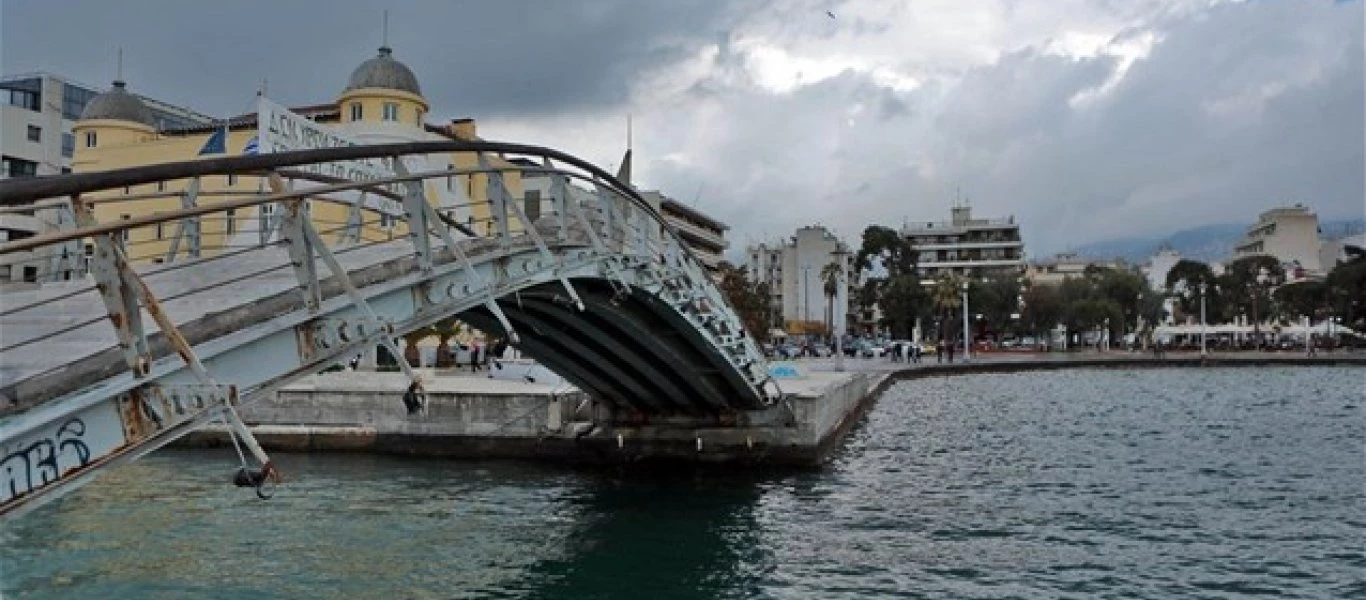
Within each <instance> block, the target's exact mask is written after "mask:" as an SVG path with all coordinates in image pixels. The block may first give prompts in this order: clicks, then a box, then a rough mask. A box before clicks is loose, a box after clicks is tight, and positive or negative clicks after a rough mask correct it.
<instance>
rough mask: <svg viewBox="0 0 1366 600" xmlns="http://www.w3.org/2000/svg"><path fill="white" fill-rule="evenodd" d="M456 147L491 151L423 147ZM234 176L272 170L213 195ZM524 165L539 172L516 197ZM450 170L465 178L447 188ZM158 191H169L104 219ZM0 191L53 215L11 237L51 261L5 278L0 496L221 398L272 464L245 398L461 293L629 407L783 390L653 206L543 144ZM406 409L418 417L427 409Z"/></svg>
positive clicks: (647, 412)
mask: <svg viewBox="0 0 1366 600" xmlns="http://www.w3.org/2000/svg"><path fill="white" fill-rule="evenodd" d="M453 152H467V153H470V154H471V155H473V156H477V157H478V161H477V163H478V164H477V166H475V167H471V168H443V169H437V170H422V169H417V168H413V167H412V165H415V164H423V163H425V162H426V161H422V160H412V158H414V157H422V156H429V155H440V154H441V153H445V154H446V155H447V156H449V155H450V153H453ZM495 157H496V158H495ZM514 158H515V159H518V160H513V159H514ZM376 159H381V160H386V161H392V162H390V163H389V164H391V165H393V172H392V173H391V174H390V175H389V176H387V177H384V178H380V179H371V180H368V181H363V182H357V181H350V180H342V179H336V178H333V177H328V176H324V175H319V174H318V173H319V172H320V169H318V168H316V166H317V165H324V164H326V165H344V164H348V163H350V162H355V161H366V160H376ZM228 176H233V177H259V178H260V181H261V182H262V183H261V188H260V190H259V191H258V192H256V193H237V194H229V193H227V192H224V193H221V194H218V195H217V196H215V195H214V192H213V190H212V186H211V185H210V184H211V183H212V182H215V181H224V180H225V178H227V177H228ZM512 178H516V180H517V181H516V182H517V184H518V185H519V186H520V187H522V188H523V189H524V190H525V189H530V188H532V187H535V188H536V190H537V193H536V194H535V195H533V194H525V195H524V196H523V197H520V198H514V197H513V194H512V193H511V192H510V191H509V190H510V185H511V184H510V182H511V180H512ZM228 180H230V179H228ZM158 182H162V183H158ZM168 184H169V185H168ZM436 186H440V187H443V188H446V189H452V188H457V189H458V188H461V187H464V188H465V189H464V190H461V191H463V193H462V194H461V196H463V198H462V200H461V201H459V202H446V203H444V204H443V203H440V202H435V203H434V202H433V201H432V199H431V198H432V195H431V194H430V193H429V190H431V189H433V188H434V187H436ZM476 186H478V188H477V189H476ZM153 187H154V188H155V189H156V190H158V191H157V192H148V193H146V194H141V195H139V194H132V193H129V191H130V190H141V189H144V188H147V189H151V188H153ZM166 189H172V191H170V192H164V193H163V192H162V191H163V190H166ZM120 192H122V193H120ZM529 198H530V199H529ZM158 199H160V200H163V201H164V200H166V199H170V200H171V201H173V202H175V203H176V204H175V206H174V207H172V208H170V209H165V210H158V211H156V212H155V213H152V214H147V213H145V212H142V213H140V215H139V216H132V215H131V214H130V215H127V216H126V217H125V218H120V219H113V220H108V219H106V220H104V221H103V222H102V221H100V220H99V219H97V218H96V215H97V213H100V212H101V209H102V207H107V206H109V205H117V204H118V203H124V202H146V201H149V200H158ZM434 204H435V205H434ZM0 206H3V208H0V211H6V212H10V213H13V212H21V213H23V214H26V215H30V216H33V215H37V216H44V215H46V217H45V218H48V219H49V220H50V221H52V222H56V223H59V224H61V229H60V230H59V231H55V232H52V233H47V234H42V235H37V236H33V237H29V238H25V239H19V240H11V241H9V242H7V243H4V244H3V245H0V259H3V263H4V264H8V265H10V267H11V269H17V268H21V267H23V266H33V270H32V271H28V272H37V273H41V277H42V278H46V279H55V280H56V281H49V282H47V283H43V284H42V285H40V286H34V289H25V290H6V291H4V292H0V446H2V448H0V450H3V453H0V456H2V457H3V458H2V459H0V460H3V462H0V514H9V515H13V514H18V513H20V512H23V511H25V510H27V509H29V508H32V507H33V506H35V505H37V504H38V503H39V502H41V501H42V500H43V499H45V498H47V497H51V496H55V495H56V494H58V493H60V492H61V491H63V490H65V489H68V488H71V487H73V486H74V485H77V484H79V483H80V482H81V481H83V480H84V479H86V478H88V477H91V476H93V475H94V474H95V473H97V472H98V471H99V470H100V469H101V468H103V467H106V466H109V465H112V464H116V463H118V462H121V461H124V460H131V459H133V458H136V457H137V456H139V455H141V454H143V453H145V452H148V451H151V450H152V449H155V448H157V447H160V446H161V445H164V444H166V443H168V442H170V441H172V440H174V439H175V438H177V437H179V436H181V435H183V434H185V433H188V432H189V431H191V430H193V429H194V428H195V427H196V426H199V425H201V424H203V423H205V422H206V421H208V420H209V419H213V418H221V419H223V420H224V421H225V422H227V423H228V424H229V425H230V426H231V427H232V429H233V430H234V431H236V432H237V433H238V434H239V435H240V436H241V437H242V439H243V441H244V442H245V443H246V445H247V447H248V448H249V449H251V450H252V452H253V454H255V456H256V458H257V460H258V461H260V462H261V463H262V464H263V465H264V466H265V468H264V473H266V474H269V473H270V471H271V468H270V466H269V459H268V457H266V456H265V454H264V452H262V451H261V450H260V448H259V447H258V446H257V445H256V444H255V442H254V440H253V439H252V438H251V435H250V432H249V431H248V430H247V429H246V427H245V426H244V424H243V423H242V422H241V420H240V419H239V418H238V417H237V415H236V411H235V410H234V408H233V407H234V406H235V405H238V404H239V403H245V402H250V401H251V400H253V399H254V398H258V397H261V396H262V395H264V394H269V393H271V392H273V391H275V390H276V389H278V388H279V387H281V386H282V385H284V384H286V383H288V382H289V381H291V380H293V379H296V378H299V377H301V376H305V375H309V374H312V373H316V372H318V371H320V370H323V369H325V368H328V367H330V366H332V365H335V364H338V363H342V362H346V361H348V360H349V359H351V358H352V357H355V356H357V355H358V354H361V353H365V352H367V351H369V350H370V349H373V348H374V347H375V346H376V345H381V346H385V347H387V348H389V350H390V353H391V354H393V355H395V356H402V352H401V351H399V349H398V348H397V346H396V345H395V344H396V342H395V340H396V338H398V337H399V336H402V335H403V334H405V333H408V332H411V331H414V330H416V329H419V328H422V327H426V326H428V325H431V324H433V323H435V322H437V321H440V320H442V319H445V318H448V317H450V316H452V315H459V316H460V318H461V319H462V320H465V321H467V322H469V323H471V324H473V325H475V326H477V327H479V328H480V329H482V330H484V331H487V332H490V333H493V334H495V335H500V336H505V337H507V338H508V339H510V340H512V341H513V344H514V345H515V346H517V347H519V348H520V349H521V350H522V352H523V353H524V354H526V355H527V356H530V357H532V358H535V359H536V360H538V361H540V362H542V363H543V364H545V365H546V366H548V367H550V368H552V369H553V370H555V371H556V372H557V373H559V374H560V375H562V376H563V377H564V378H565V379H567V380H569V381H572V382H573V383H575V384H576V385H578V386H579V387H580V388H582V389H583V390H584V391H586V392H588V393H589V394H590V395H592V396H593V397H594V398H595V399H596V400H599V401H601V402H603V403H605V404H607V405H609V406H611V407H612V408H613V410H615V411H618V412H619V413H620V414H623V415H629V416H630V418H635V419H650V418H655V417H658V416H672V415H690V416H693V417H701V418H709V417H711V416H715V418H717V419H727V418H732V417H733V416H734V415H735V414H737V413H740V412H742V411H753V410H764V409H768V408H770V407H773V406H775V405H776V404H777V402H778V400H779V399H780V397H781V391H780V390H779V389H778V386H777V385H776V384H775V383H774V382H773V381H772V380H770V379H769V378H768V375H767V364H766V363H765V361H764V358H763V356H762V354H761V353H760V351H759V348H758V347H757V345H756V344H755V343H754V341H753V340H752V339H751V338H749V337H748V336H747V335H746V334H745V332H744V330H743V327H742V326H741V323H740V320H739V318H738V317H737V315H736V314H735V313H734V312H733V311H732V310H731V308H730V307H729V306H728V305H727V303H726V301H725V300H724V298H723V296H722V295H721V293H720V292H719V290H718V289H717V288H716V287H715V286H714V285H713V283H712V282H711V281H710V280H709V279H708V277H707V276H706V274H705V273H704V270H703V268H702V266H701V263H699V262H698V260H697V259H696V258H695V257H693V256H692V255H691V254H690V253H689V251H688V250H687V249H686V248H685V247H684V246H683V245H682V244H681V243H680V242H679V238H678V237H677V235H676V234H675V232H674V231H672V230H671V228H670V227H669V226H668V225H667V224H666V223H665V222H664V221H663V220H662V219H661V217H660V214H659V213H658V211H657V208H656V207H652V206H651V205H649V204H648V203H647V202H646V201H645V200H644V199H642V198H641V197H640V196H639V195H638V194H637V193H636V192H635V191H634V190H632V189H631V188H630V187H629V186H626V185H623V184H622V183H621V182H619V181H617V180H615V179H614V178H613V177H611V176H610V175H609V174H607V173H605V172H603V171H602V170H600V169H598V168H596V167H593V166H592V165H590V164H588V163H586V162H584V161H582V160H579V159H576V158H574V157H572V156H568V155H565V154H563V153H559V152H556V151H553V150H548V149H543V148H537V147H531V146H522V145H514V144H501V143H493V142H463V141H452V142H423V143H409V144H391V145H375V146H355V147H347V148H332V149H326V150H309V151H298V152H285V153H278V154H265V155H257V156H242V157H230V158H219V159H209V160H201V161H191V162H182V163H171V164H161V165H154V166H148V167H138V168H132V169H124V170H118V171H105V172H99V173H89V174H78V175H67V176H59V177H49V178H37V179H10V180H6V181H3V182H0ZM362 207H366V208H365V209H363V208H362ZM370 208H378V209H379V210H378V211H376V210H369V209H370ZM103 210H104V212H106V213H107V212H108V209H107V208H104V209H103ZM329 211H330V212H329ZM326 214H334V215H340V216H337V217H334V218H333V219H332V220H328V219H325V218H323V216H324V215H326ZM243 215H245V217H244V216H243ZM152 230H155V235H152V234H151V233H150V232H151V231H152ZM215 230H216V231H219V232H221V234H222V235H221V236H219V238H218V240H217V241H216V242H212V243H211V242H210V240H211V238H212V236H211V235H208V232H211V231H215ZM130 231H132V232H139V231H141V232H143V233H144V234H146V235H143V234H136V233H135V234H133V235H130V234H129V233H128V232H130ZM144 238H145V240H146V241H144ZM158 242H160V243H158ZM140 247H142V248H144V249H145V248H153V249H154V250H155V252H154V253H149V251H144V250H142V249H140ZM400 362H402V361H401V360H400ZM401 366H402V367H403V368H404V370H405V371H407V372H408V373H409V375H410V376H412V377H413V378H414V381H415V383H414V385H412V386H410V389H409V390H403V389H396V390H394V397H395V402H394V406H395V410H398V411H402V410H403V404H402V403H401V402H399V398H400V397H402V396H404V395H405V393H407V392H411V394H409V398H417V399H420V397H421V386H420V381H417V379H416V376H415V375H414V374H413V372H412V370H411V368H410V367H409V366H408V365H406V364H403V365H401ZM409 418H410V419H412V420H413V421H414V422H415V427H417V428H420V423H421V421H422V419H423V418H424V415H423V412H422V411H420V410H419V411H417V412H416V413H415V414H412V415H411V416H410V417H409Z"/></svg>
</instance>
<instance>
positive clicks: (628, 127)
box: [626, 113, 631, 150]
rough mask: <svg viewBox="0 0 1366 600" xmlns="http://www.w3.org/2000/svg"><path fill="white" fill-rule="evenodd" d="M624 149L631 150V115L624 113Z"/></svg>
mask: <svg viewBox="0 0 1366 600" xmlns="http://www.w3.org/2000/svg"><path fill="white" fill-rule="evenodd" d="M626 149H627V150H630V149H631V113H626Z"/></svg>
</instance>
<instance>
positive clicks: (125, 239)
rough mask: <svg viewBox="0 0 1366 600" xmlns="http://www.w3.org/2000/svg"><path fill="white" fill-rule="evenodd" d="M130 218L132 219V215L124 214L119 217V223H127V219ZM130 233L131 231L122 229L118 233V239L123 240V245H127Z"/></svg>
mask: <svg viewBox="0 0 1366 600" xmlns="http://www.w3.org/2000/svg"><path fill="white" fill-rule="evenodd" d="M131 218H133V215H130V214H126V213H125V214H122V215H119V220H120V221H127V220H128V219H131ZM131 231H132V229H129V228H124V229H122V230H120V231H119V234H120V237H121V239H122V240H123V243H124V245H127V244H128V238H129V237H131V236H130V235H129V234H130V232H131Z"/></svg>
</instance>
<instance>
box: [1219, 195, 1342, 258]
mask: <svg viewBox="0 0 1366 600" xmlns="http://www.w3.org/2000/svg"><path fill="white" fill-rule="evenodd" d="M1319 251H1320V242H1319V217H1318V215H1316V214H1314V213H1312V212H1309V209H1308V208H1305V207H1304V205H1302V204H1296V205H1294V206H1285V207H1279V208H1273V209H1271V210H1268V211H1265V212H1263V213H1262V214H1260V215H1258V216H1257V222H1256V223H1255V224H1253V225H1251V226H1250V227H1248V228H1247V233H1245V234H1244V235H1243V238H1242V239H1241V240H1239V241H1238V242H1237V244H1235V245H1234V247H1233V260H1238V259H1240V258H1246V257H1249V256H1271V257H1275V258H1276V260H1278V261H1280V262H1281V264H1283V265H1298V266H1299V268H1300V269H1302V270H1303V271H1302V272H1303V273H1305V274H1307V275H1311V276H1313V275H1322V274H1323V272H1324V269H1323V265H1322V264H1321V263H1320V260H1319ZM1289 271H1290V269H1287V272H1289Z"/></svg>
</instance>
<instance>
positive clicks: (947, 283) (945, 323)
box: [934, 275, 963, 338]
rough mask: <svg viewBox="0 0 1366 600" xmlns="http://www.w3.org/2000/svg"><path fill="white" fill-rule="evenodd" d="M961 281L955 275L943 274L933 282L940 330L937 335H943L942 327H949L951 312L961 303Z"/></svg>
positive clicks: (951, 321) (951, 317) (951, 320)
mask: <svg viewBox="0 0 1366 600" xmlns="http://www.w3.org/2000/svg"><path fill="white" fill-rule="evenodd" d="M961 288H962V282H961V281H959V279H958V278H957V277H952V276H947V275H946V276H943V277H940V278H939V280H938V281H936V282H935V284H934V305H935V307H937V308H938V309H939V315H940V323H941V325H940V332H939V337H941V338H942V337H945V336H944V331H943V330H944V329H947V328H951V327H952V323H953V322H954V320H953V314H954V312H956V311H957V310H958V307H959V306H962V305H963V300H962V297H961V296H959V293H960V290H961Z"/></svg>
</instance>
